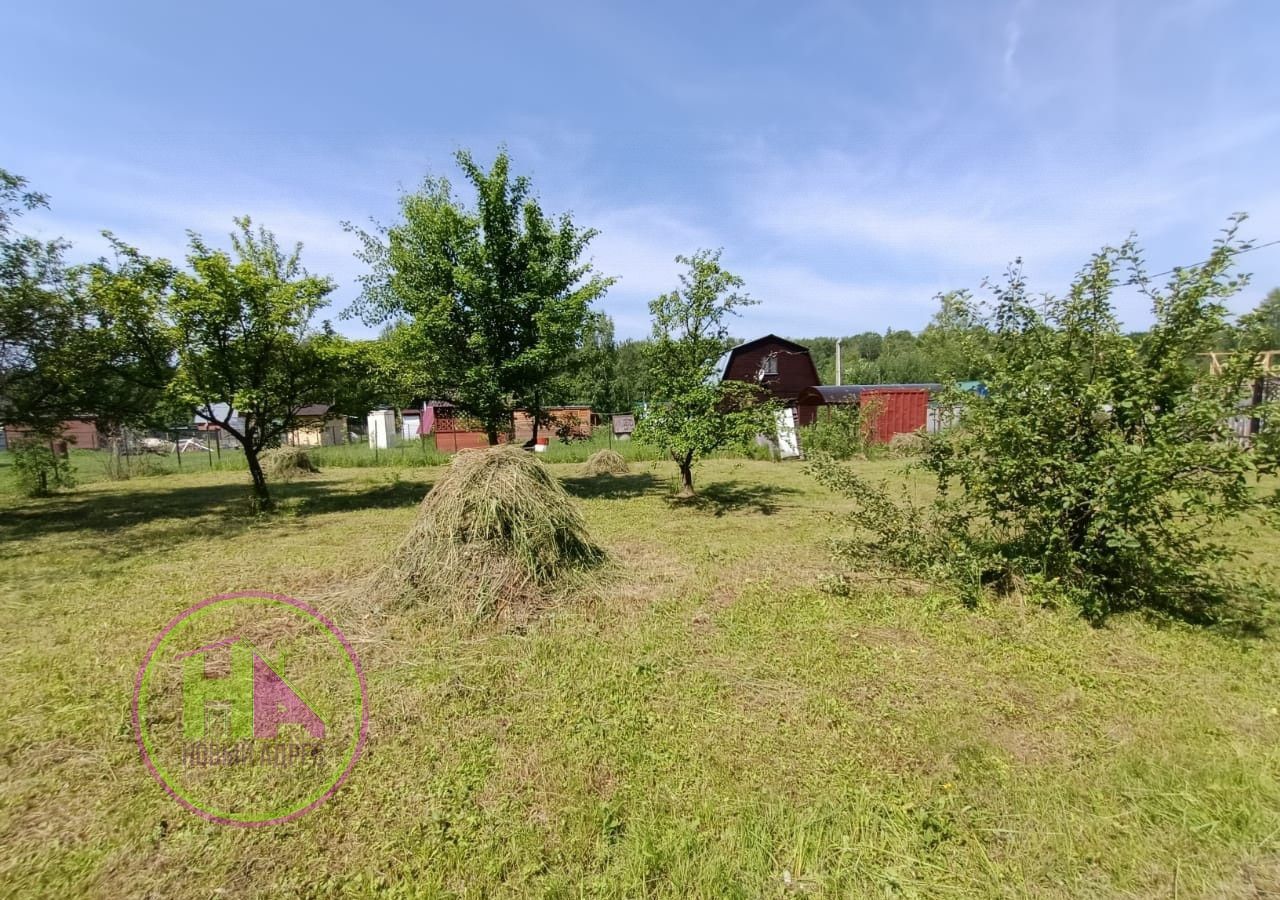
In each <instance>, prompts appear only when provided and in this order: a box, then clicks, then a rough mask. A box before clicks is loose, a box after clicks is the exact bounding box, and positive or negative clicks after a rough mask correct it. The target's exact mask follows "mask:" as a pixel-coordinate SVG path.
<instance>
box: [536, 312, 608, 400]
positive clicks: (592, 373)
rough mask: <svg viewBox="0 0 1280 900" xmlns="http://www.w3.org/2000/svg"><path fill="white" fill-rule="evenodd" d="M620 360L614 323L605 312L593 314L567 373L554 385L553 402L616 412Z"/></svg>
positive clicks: (552, 391)
mask: <svg viewBox="0 0 1280 900" xmlns="http://www.w3.org/2000/svg"><path fill="white" fill-rule="evenodd" d="M617 360H618V347H617V345H616V344H615V343H614V340H613V320H612V319H610V318H609V317H608V316H607V315H605V314H604V313H603V312H598V311H592V312H591V313H589V314H588V317H587V322H586V327H585V328H584V329H583V332H582V339H581V341H580V342H579V343H578V346H577V348H576V349H575V350H574V351H573V357H572V358H571V359H570V360H569V361H568V365H567V367H566V371H565V372H564V373H563V374H562V375H561V376H560V377H559V378H557V379H555V380H554V382H553V384H552V387H551V390H550V391H549V396H550V399H551V402H552V403H554V404H562V403H587V404H590V406H591V409H592V410H593V411H594V412H597V413H605V414H607V413H611V412H616V411H617V408H618V407H617V401H616V400H615V399H614V391H615V389H616V381H617Z"/></svg>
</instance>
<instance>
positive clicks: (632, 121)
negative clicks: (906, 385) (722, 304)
mask: <svg viewBox="0 0 1280 900" xmlns="http://www.w3.org/2000/svg"><path fill="white" fill-rule="evenodd" d="M5 19H6V29H7V30H8V31H9V35H8V39H7V40H6V42H5V45H6V47H5V53H4V54H3V55H2V56H0V109H3V120H4V122H5V127H4V128H3V129H0V167H4V168H7V169H9V170H11V171H14V172H18V173H21V174H23V175H26V176H27V177H28V178H29V179H30V180H31V181H32V183H33V185H34V186H35V187H37V188H39V189H41V190H44V191H46V192H48V193H49V194H50V195H51V196H52V201H53V208H52V210H51V211H50V212H48V213H41V214H39V215H37V216H32V217H31V218H30V219H29V220H28V227H29V228H30V229H32V230H39V231H40V232H41V233H44V234H61V235H64V236H66V237H67V238H69V239H70V240H72V241H73V242H74V243H75V245H76V248H77V249H76V254H77V255H78V256H79V257H94V256H97V255H98V254H99V253H100V252H101V251H102V249H103V247H104V245H103V243H102V241H101V239H100V238H98V236H97V233H98V231H99V230H100V229H103V228H109V229H111V230H112V231H114V232H116V233H117V234H118V235H119V236H121V237H122V238H124V239H125V240H128V241H130V242H131V243H135V244H137V245H138V246H140V247H141V248H142V249H143V250H144V251H146V252H148V253H151V254H155V255H165V256H169V257H171V258H180V257H181V256H182V253H183V249H184V246H185V237H184V231H185V230H186V229H188V228H192V229H195V230H197V231H200V232H201V233H203V234H205V235H206V236H208V237H210V238H217V237H220V236H222V235H223V234H225V232H227V231H228V230H229V229H230V226H231V217H232V216H234V215H237V214H241V213H249V214H251V215H252V216H253V217H254V218H255V219H256V220H258V221H260V222H262V223H263V224H266V225H268V226H269V227H271V228H272V229H274V230H275V231H276V232H277V233H278V234H279V236H280V237H281V238H283V239H287V240H301V241H303V242H304V244H305V246H306V250H305V253H304V259H305V261H306V262H307V265H308V267H309V268H310V269H312V271H315V272H320V273H327V274H330V275H332V276H333V277H334V278H335V279H336V280H337V282H338V284H339V289H338V291H337V292H336V294H335V295H334V304H333V305H334V307H335V318H336V310H337V309H341V308H343V307H345V306H346V305H347V304H348V303H349V302H350V301H351V299H352V298H353V297H354V296H355V294H356V292H357V291H358V286H357V282H356V279H357V277H358V275H359V274H360V272H361V270H362V265H361V263H359V262H358V261H357V260H356V259H355V258H354V257H353V255H352V253H353V251H354V250H355V244H354V241H353V239H352V238H351V236H350V235H347V234H346V233H344V232H343V230H342V228H341V226H340V222H341V221H343V220H355V221H357V222H367V221H368V220H369V219H370V218H371V217H372V218H375V219H378V220H380V221H388V220H390V219H392V218H393V217H394V215H395V210H396V200H397V196H398V194H399V192H400V191H401V190H402V189H404V188H412V187H414V186H415V185H416V184H417V183H418V181H419V180H420V179H421V177H422V176H423V175H424V174H425V173H427V172H429V171H430V172H435V173H440V174H454V172H453V169H452V165H451V159H450V154H451V152H452V151H453V150H454V149H455V148H457V147H469V148H472V149H473V150H474V151H475V153H476V154H477V155H478V156H479V157H481V158H482V159H485V160H487V159H489V158H490V157H491V156H492V154H493V152H494V150H495V148H496V147H497V146H498V144H499V143H502V142H505V143H506V144H507V146H508V148H509V149H510V151H511V153H512V156H513V159H514V163H515V166H516V168H517V169H518V170H519V171H522V172H524V173H527V174H529V175H531V176H532V177H533V179H534V183H535V186H536V188H537V191H538V193H539V195H540V197H541V199H542V201H543V204H544V207H545V208H546V209H547V210H548V211H552V212H558V211H562V210H572V211H573V212H574V214H575V217H576V218H577V220H578V221H579V222H580V223H581V224H584V225H590V226H593V227H595V228H598V229H600V231H601V235H600V237H599V238H598V239H597V240H596V242H595V243H594V244H593V246H592V251H591V255H592V256H593V258H594V260H595V262H596V263H597V265H598V267H599V268H600V269H601V270H602V271H603V272H605V273H607V274H612V275H618V276H621V280H620V282H619V283H618V285H617V286H616V287H615V288H614V289H613V290H612V291H611V292H610V294H609V295H608V297H607V299H606V300H605V301H604V307H605V309H606V310H607V311H608V312H609V313H610V314H611V315H613V317H614V319H615V321H616V323H617V329H618V333H619V334H620V335H621V336H640V335H643V334H644V333H646V332H647V330H648V315H647V310H646V303H647V301H648V300H649V299H650V298H651V297H652V296H654V295H655V294H657V293H659V292H661V291H664V290H668V289H670V288H671V287H673V286H674V278H675V273H676V271H677V266H676V265H675V263H674V262H673V260H672V258H673V257H674V256H675V254H676V253H681V252H684V253H688V252H691V251H693V250H694V249H696V248H698V247H717V246H723V247H724V248H725V256H724V261H725V264H726V265H727V266H728V267H729V268H731V269H733V270H734V271H736V272H738V273H740V274H741V275H743V276H744V277H745V278H746V279H747V287H748V290H749V291H750V292H751V293H752V295H753V296H755V297H756V298H757V299H758V300H760V301H761V304H760V305H759V306H757V307H754V308H752V309H751V310H750V311H749V312H748V313H747V315H746V317H745V319H744V321H743V322H741V323H740V324H739V326H738V327H737V329H736V331H737V332H738V333H740V334H743V335H748V336H749V335H753V334H757V333H763V332H765V331H776V332H780V333H783V334H789V335H797V336H799V335H812V334H835V333H852V332H857V331H862V330H866V329H876V330H882V329H884V328H886V327H895V328H912V329H916V328H919V327H921V326H922V325H924V324H925V323H926V322H927V321H928V318H929V315H930V314H931V312H932V310H933V308H934V305H935V304H934V301H933V295H934V294H935V293H936V292H938V291H940V290H944V289H949V288H956V287H973V288H976V287H978V286H979V284H980V282H981V280H982V278H983V277H984V276H987V275H998V274H1000V273H1001V272H1002V271H1003V270H1004V268H1005V265H1006V264H1007V263H1008V261H1009V260H1011V259H1012V258H1013V257H1015V256H1021V257H1022V258H1023V259H1024V261H1025V267H1026V271H1027V272H1028V275H1029V276H1030V279H1031V282H1032V285H1033V287H1035V288H1037V289H1039V290H1045V291H1055V292H1056V291H1060V290H1061V289H1062V288H1063V287H1064V286H1065V284H1066V283H1067V281H1068V280H1069V278H1070V275H1071V274H1072V272H1074V271H1075V270H1076V269H1077V268H1078V267H1079V265H1080V264H1081V263H1082V262H1083V261H1084V260H1085V259H1086V258H1087V256H1088V254H1089V252H1090V251H1091V250H1093V249H1096V248H1097V247H1098V246H1100V245H1102V244H1104V243H1109V242H1118V241H1120V240H1122V239H1123V238H1124V237H1125V236H1126V235H1127V234H1128V232H1130V231H1131V230H1134V231H1137V232H1138V233H1139V236H1140V238H1141V239H1142V241H1143V243H1144V245H1145V246H1146V249H1147V258H1148V262H1149V264H1150V268H1151V270H1152V271H1161V270H1164V269H1167V268H1169V267H1170V266H1172V265H1175V264H1183V263H1191V262H1195V261H1197V260H1199V259H1201V258H1203V256H1204V254H1205V251H1206V250H1207V249H1208V247H1209V245H1210V242H1211V241H1212V239H1213V238H1214V237H1215V236H1216V234H1217V232H1218V229H1219V228H1221V227H1222V225H1223V224H1224V222H1225V220H1226V217H1227V216H1228V215H1229V214H1230V213H1232V212H1234V211H1237V210H1244V211H1248V212H1249V213H1250V214H1251V216H1252V218H1251V219H1250V221H1249V223H1248V224H1247V227H1246V232H1247V234H1248V235H1249V236H1251V237H1254V238H1256V239H1258V240H1259V241H1268V240H1274V239H1278V238H1280V167H1278V166H1277V160H1280V67H1277V66H1276V64H1275V52H1276V47H1277V46H1280V6H1277V5H1276V4H1275V3H1274V2H1271V0H1254V2H1246V0H1236V2H1232V0H1151V2H1145V0H1125V2H1121V0H1117V2H1100V0H1078V2H1072V3H1061V2H1052V3H1051V2H1048V0H1039V2H1034V0H1013V2H991V3H979V2H958V0H938V2H902V3H869V2H864V3H852V2H843V3H842V2H808V3H806V2H798V3H776V2H769V3H766V2H743V3H731V2H718V3H701V4H687V3H677V2H671V3H668V2H650V3H645V4H625V5H624V4H602V3H557V2H551V0H543V2H539V3H510V4H503V3H493V4H472V5H466V4H447V5H446V4H427V3H402V4H391V3H377V2H373V3H364V4H341V5H339V4H331V3H325V2H312V3H308V4H305V5H303V4H294V5H286V4H283V3H270V2H259V3H240V2H223V3H219V4H187V3H173V2H166V3H163V4H160V3H148V4H142V3H129V2H121V3H110V4H107V3H100V2H94V3H85V2H63V3H57V4H53V3H46V4H35V3H29V4H23V6H22V8H17V7H14V8H10V9H9V10H8V11H6V13H5ZM1242 260H1243V262H1244V263H1245V266H1244V267H1245V268H1246V270H1250V271H1252V272H1254V273H1255V278H1254V283H1253V285H1252V286H1251V287H1250V288H1249V289H1248V290H1247V291H1246V293H1244V294H1243V295H1241V296H1240V297H1239V298H1238V302H1237V304H1236V306H1237V308H1238V309H1244V308H1248V307H1249V306H1252V305H1253V304H1254V303H1256V302H1257V300H1258V299H1259V298H1260V297H1261V296H1262V295H1263V294H1264V293H1265V292H1266V290H1268V289H1269V288H1271V287H1274V286H1277V285H1280V246H1276V247H1272V248H1267V249H1262V250H1259V251H1257V252H1255V253H1252V254H1250V255H1248V256H1245V257H1243V258H1242ZM1120 308H1121V313H1122V316H1123V318H1124V319H1125V321H1126V322H1127V323H1129V324H1131V325H1133V326H1134V327H1139V326H1141V325H1143V324H1144V323H1145V322H1146V321H1148V314H1147V310H1146V307H1145V303H1144V302H1143V301H1142V299H1141V298H1139V297H1137V296H1135V295H1125V296H1122V297H1121V298H1120ZM337 324H338V326H339V329H340V330H343V331H346V332H347V333H350V334H368V333H370V331H369V329H366V328H365V327H363V326H362V325H360V324H359V323H358V322H351V321H346V322H338V323H337Z"/></svg>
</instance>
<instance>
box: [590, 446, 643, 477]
mask: <svg viewBox="0 0 1280 900" xmlns="http://www.w3.org/2000/svg"><path fill="white" fill-rule="evenodd" d="M630 471H631V467H630V466H628V465H627V460H626V458H625V457H624V456H623V455H622V454H621V453H619V452H618V451H617V450H597V451H596V452H595V453H592V454H591V455H590V456H588V457H587V462H586V465H584V466H583V467H582V473H583V474H584V475H626V474H627V473H628V472H630Z"/></svg>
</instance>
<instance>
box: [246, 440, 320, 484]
mask: <svg viewBox="0 0 1280 900" xmlns="http://www.w3.org/2000/svg"><path fill="white" fill-rule="evenodd" d="M261 462H262V471H263V472H265V473H266V475H267V477H268V478H273V479H276V480H279V481H288V480H289V479H290V478H296V477H297V476H299V475H317V474H319V472H320V467H319V466H317V465H316V464H315V463H313V462H312V461H311V456H310V455H309V454H308V453H307V450H306V448H305V447H276V448H275V449H273V450H268V451H266V452H265V453H263V454H262V456H261Z"/></svg>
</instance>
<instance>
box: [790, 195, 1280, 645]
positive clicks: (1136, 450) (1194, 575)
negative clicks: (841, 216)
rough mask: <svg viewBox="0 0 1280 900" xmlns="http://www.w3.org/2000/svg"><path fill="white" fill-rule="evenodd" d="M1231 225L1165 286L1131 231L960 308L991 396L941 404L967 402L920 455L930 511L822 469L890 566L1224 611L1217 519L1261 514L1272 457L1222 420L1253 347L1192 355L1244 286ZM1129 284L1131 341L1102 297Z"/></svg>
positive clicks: (1088, 596) (832, 468)
mask: <svg viewBox="0 0 1280 900" xmlns="http://www.w3.org/2000/svg"><path fill="white" fill-rule="evenodd" d="M1237 222H1238V220H1233V222H1232V224H1231V226H1230V227H1229V228H1228V229H1227V232H1226V235H1225V237H1224V238H1223V239H1222V240H1221V241H1219V242H1218V243H1217V244H1216V245H1215V247H1214V250H1213V253H1212V255H1211V256H1210V258H1209V260H1208V261H1207V262H1205V263H1204V264H1202V265H1200V266H1195V267H1192V268H1187V269H1180V270H1177V271H1175V273H1174V274H1173V276H1172V277H1171V279H1170V280H1169V282H1168V284H1167V285H1166V286H1165V287H1164V288H1163V289H1159V288H1157V287H1156V286H1155V285H1153V284H1152V283H1151V281H1150V279H1148V278H1147V277H1146V275H1145V274H1144V272H1143V269H1142V262H1141V256H1140V253H1139V250H1138V248H1137V246H1136V245H1135V244H1134V243H1133V242H1132V241H1130V242H1127V243H1125V244H1124V245H1122V246H1121V247H1119V248H1107V249H1104V250H1102V251H1101V252H1099V253H1098V254H1097V255H1095V256H1094V258H1093V259H1092V260H1091V261H1090V263H1089V264H1088V265H1087V266H1086V267H1085V268H1084V269H1083V270H1082V271H1081V273H1080V274H1079V276H1078V277H1077V278H1076V280H1075V282H1074V283H1073V285H1072V287H1071V290H1070V291H1069V293H1068V294H1067V295H1066V296H1065V297H1063V298H1053V297H1046V298H1033V297H1032V296H1030V295H1029V294H1028V292H1027V289H1026V285H1025V282H1024V281H1023V279H1022V276H1021V273H1020V271H1019V270H1018V268H1017V267H1016V266H1015V267H1014V268H1013V269H1012V270H1011V271H1010V273H1009V276H1008V279H1007V281H1006V283H1005V284H1004V285H1002V286H999V287H996V288H995V289H994V298H993V303H992V304H991V306H990V308H989V310H988V311H986V312H985V314H983V311H982V310H980V309H979V307H977V306H975V305H971V304H970V305H968V307H967V313H966V314H967V315H969V316H971V317H972V320H973V321H981V322H982V323H983V324H985V325H986V326H987V328H988V329H989V330H990V334H991V337H990V339H989V340H986V341H984V342H983V343H984V344H985V346H982V345H979V344H978V343H977V342H974V344H973V345H972V346H973V351H972V352H974V353H975V354H977V355H979V356H980V357H981V359H982V362H983V366H984V368H985V369H986V370H987V372H988V375H987V382H988V386H989V389H990V395H989V397H987V398H985V399H983V398H978V397H975V396H973V395H966V394H961V393H960V392H951V396H948V397H945V398H944V401H943V402H944V403H955V404H958V405H960V406H961V407H962V408H963V410H964V412H963V418H962V423H961V424H960V425H959V426H958V427H955V428H952V429H950V430H949V431H947V432H944V434H943V435H942V436H940V438H939V439H937V440H932V441H929V442H927V445H926V448H925V453H924V456H923V459H922V461H921V463H920V464H921V465H922V466H923V467H924V468H925V469H926V470H928V471H930V472H932V473H933V474H934V475H935V476H936V477H937V479H938V485H939V492H940V499H939V500H938V501H937V503H936V504H935V505H934V506H933V507H932V508H931V509H930V510H929V512H928V514H927V515H923V514H917V513H915V512H890V511H889V510H890V504H891V503H892V501H890V500H888V499H887V498H886V497H884V495H883V493H882V492H879V491H875V490H873V489H872V488H871V487H870V486H868V485H865V484H862V483H860V482H858V481H857V479H856V478H854V477H853V476H851V475H849V474H848V473H844V472H842V470H841V469H840V468H839V467H838V466H837V465H835V464H834V463H832V462H829V461H822V462H819V463H817V464H816V465H815V471H816V472H817V474H818V477H819V478H820V479H821V480H822V481H823V482H824V483H826V484H828V485H830V486H831V487H833V488H835V489H837V490H840V491H842V492H844V493H846V494H848V495H849V496H850V497H852V498H853V499H854V500H855V501H857V505H858V508H859V510H860V512H859V513H858V514H856V515H855V521H856V523H857V524H859V525H860V526H861V527H863V528H864V529H871V530H872V531H874V532H875V533H876V534H877V538H876V541H877V546H880V547H882V548H885V549H886V550H887V552H886V560H887V561H888V562H889V563H890V564H893V565H897V566H900V567H902V568H906V569H908V570H911V571H916V572H920V571H922V570H926V569H927V570H928V571H929V572H930V574H936V568H937V567H938V566H943V567H945V568H946V569H947V570H948V571H949V572H950V573H951V575H952V576H953V577H955V578H956V579H957V580H959V581H961V582H963V583H964V584H966V585H967V586H968V587H972V586H973V585H975V584H985V583H996V584H1003V585H1011V584H1013V583H1015V582H1016V581H1018V580H1025V579H1030V580H1032V581H1035V582H1037V583H1040V584H1043V585H1047V586H1052V589H1053V590H1054V591H1056V592H1057V593H1059V594H1061V595H1063V596H1066V597H1069V598H1071V599H1072V600H1073V601H1074V602H1076V603H1078V604H1080V605H1081V606H1082V608H1083V610H1084V612H1085V613H1086V614H1088V615H1090V616H1092V617H1101V616H1104V615H1106V614H1107V613H1109V612H1111V611H1113V610H1116V609H1124V608H1133V607H1144V608H1158V609H1163V610H1166V611H1169V612H1172V613H1175V614H1178V615H1181V616H1185V617H1188V618H1192V619H1196V620H1201V621H1208V620H1213V619H1221V618H1223V617H1224V616H1226V615H1228V614H1227V613H1226V612H1224V608H1223V607H1222V603H1223V601H1225V600H1228V599H1243V598H1242V596H1241V594H1242V592H1240V591H1237V590H1236V587H1235V586H1234V585H1233V582H1232V576H1231V570H1230V568H1229V566H1228V564H1229V562H1230V561H1231V559H1232V557H1233V555H1234V552H1233V551H1231V550H1229V549H1228V548H1227V547H1226V545H1225V544H1224V543H1223V542H1222V541H1221V540H1219V539H1218V537H1217V535H1216V532H1215V529H1216V528H1217V527H1219V526H1221V525H1223V524H1224V523H1226V522H1228V521H1229V520H1233V519H1235V518H1237V517H1239V516H1241V515H1245V514H1249V513H1263V512H1265V506H1264V498H1263V496H1262V495H1261V494H1260V492H1259V490H1258V486H1257V482H1256V478H1257V476H1258V475H1259V474H1263V473H1267V472H1270V471H1274V466H1275V462H1274V460H1271V459H1269V458H1268V456H1267V454H1266V453H1265V452H1260V451H1259V450H1251V449H1249V448H1247V447H1246V446H1243V445H1242V444H1241V443H1240V442H1238V441H1237V440H1236V439H1235V436H1234V434H1233V433H1232V430H1231V427H1230V423H1229V420H1230V418H1231V417H1232V416H1233V415H1235V414H1236V412H1237V409H1236V405H1237V403H1238V402H1239V401H1240V399H1241V398H1242V397H1243V396H1244V395H1245V392H1246V389H1247V386H1248V384H1249V383H1250V381H1251V379H1252V378H1253V377H1255V376H1256V375H1257V372H1256V363H1255V362H1254V359H1253V356H1252V354H1251V353H1240V354H1236V355H1235V356H1234V357H1232V358H1231V361H1230V362H1229V363H1228V365H1227V371H1226V372H1225V373H1224V374H1222V375H1221V376H1214V375H1211V374H1210V373H1209V370H1208V367H1207V366H1206V364H1205V361H1204V359H1203V357H1202V356H1201V354H1202V352H1203V351H1205V350H1207V349H1208V348H1209V347H1211V346H1212V345H1213V340H1214V337H1215V335H1216V334H1218V333H1219V332H1220V331H1221V330H1223V329H1224V328H1227V327H1229V322H1228V319H1227V311H1226V306H1225V300H1226V299H1227V298H1228V297H1230V296H1231V295H1232V294H1234V293H1235V292H1236V291H1238V290H1239V289H1240V287H1241V286H1242V285H1243V284H1244V283H1245V279H1244V277H1243V276H1239V275H1234V274H1232V265H1233V260H1234V257H1235V255H1236V254H1237V253H1238V252H1239V251H1240V250H1241V249H1242V246H1244V245H1242V244H1241V243H1240V242H1239V241H1238V240H1237V239H1236V236H1235V235H1236V227H1237ZM1121 280H1124V281H1125V282H1127V283H1133V284H1137V285H1140V286H1141V289H1142V290H1143V291H1144V292H1145V293H1146V294H1147V296H1148V297H1149V298H1150V300H1151V303H1152V308H1153V312H1154V316H1155V325H1154V326H1153V327H1152V329H1151V330H1150V331H1149V332H1147V333H1146V335H1145V336H1144V337H1143V338H1142V340H1141V341H1140V342H1137V343H1135V342H1134V341H1133V340H1131V339H1130V338H1129V337H1127V336H1126V335H1125V334H1124V333H1123V332H1122V331H1121V328H1120V325H1119V323H1118V322H1117V320H1116V317H1115V313H1114V309H1113V306H1112V301H1111V296H1112V293H1113V291H1114V289H1115V288H1116V286H1117V284H1118V283H1119V282H1120V281H1121ZM979 317H981V318H979ZM879 523H884V524H883V526H882V525H880V524H879ZM900 532H902V533H909V534H910V535H911V537H910V538H908V539H901V538H900V537H897V535H899V533H900ZM895 548H900V550H899V549H895ZM916 548H923V549H922V550H920V551H919V552H924V553H926V554H927V557H928V559H927V562H926V560H924V559H921V558H919V557H918V556H917V555H914V554H917V552H918V551H917V549H916ZM908 551H909V552H908ZM845 555H848V553H847V551H846V553H845Z"/></svg>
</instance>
